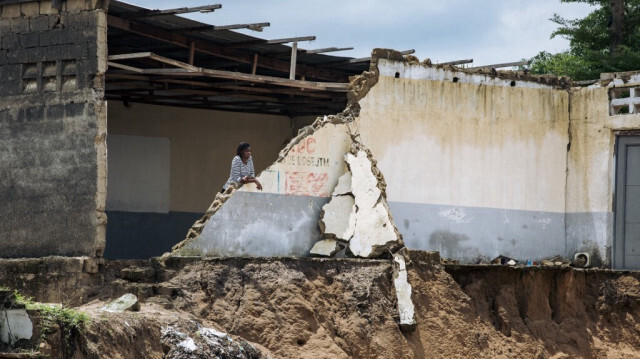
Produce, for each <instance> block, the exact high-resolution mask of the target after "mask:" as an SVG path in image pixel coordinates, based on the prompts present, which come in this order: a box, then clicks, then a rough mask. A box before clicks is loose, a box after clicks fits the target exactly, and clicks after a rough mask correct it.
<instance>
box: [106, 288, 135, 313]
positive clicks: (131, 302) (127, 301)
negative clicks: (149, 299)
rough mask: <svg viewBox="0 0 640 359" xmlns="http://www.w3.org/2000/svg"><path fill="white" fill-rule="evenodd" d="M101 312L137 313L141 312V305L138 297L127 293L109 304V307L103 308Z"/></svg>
mask: <svg viewBox="0 0 640 359" xmlns="http://www.w3.org/2000/svg"><path fill="white" fill-rule="evenodd" d="M101 310H104V311H105V312H111V313H118V312H124V311H125V310H130V311H132V312H137V311H139V310H140V303H139V302H138V297H136V296H135V295H133V294H131V293H127V294H124V295H123V296H121V297H120V298H118V299H116V300H113V301H111V302H109V303H108V304H107V305H105V306H103V307H102V308H101Z"/></svg>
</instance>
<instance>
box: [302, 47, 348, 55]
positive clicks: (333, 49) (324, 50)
mask: <svg viewBox="0 0 640 359" xmlns="http://www.w3.org/2000/svg"><path fill="white" fill-rule="evenodd" d="M347 50H353V47H325V48H323V49H314V50H302V52H303V53H305V54H321V53H325V52H335V51H347Z"/></svg>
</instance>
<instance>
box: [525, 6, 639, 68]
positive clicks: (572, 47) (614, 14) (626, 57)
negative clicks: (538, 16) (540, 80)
mask: <svg viewBox="0 0 640 359" xmlns="http://www.w3.org/2000/svg"><path fill="white" fill-rule="evenodd" d="M561 1H562V2H566V3H575V2H581V3H588V4H589V5H592V6H594V7H595V10H594V11H592V12H591V13H589V14H588V15H587V16H585V17H584V18H582V19H573V20H571V19H565V18H563V17H561V16H559V15H558V14H554V15H553V17H552V18H551V21H553V22H554V23H556V24H558V28H557V29H556V31H554V32H553V33H552V34H551V38H554V37H556V36H562V37H564V38H566V39H568V40H569V50H567V51H564V52H560V53H557V54H550V53H548V52H546V51H543V52H541V53H539V54H538V55H536V56H535V57H533V58H532V59H531V64H530V67H529V68H530V70H531V72H532V73H534V74H553V75H558V76H565V75H566V76H571V77H572V78H573V79H574V80H589V79H597V78H599V75H600V73H602V72H620V71H631V70H640V0H561Z"/></svg>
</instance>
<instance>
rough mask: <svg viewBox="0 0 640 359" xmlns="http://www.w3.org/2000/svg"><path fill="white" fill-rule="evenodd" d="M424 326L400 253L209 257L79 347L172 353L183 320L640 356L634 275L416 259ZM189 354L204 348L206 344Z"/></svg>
mask: <svg viewBox="0 0 640 359" xmlns="http://www.w3.org/2000/svg"><path fill="white" fill-rule="evenodd" d="M408 269H409V282H410V283H411V285H412V286H413V295H412V299H413V302H414V304H415V306H416V317H417V322H418V325H417V327H416V329H415V331H413V332H410V333H403V332H402V331H401V330H400V329H399V327H398V325H397V321H396V320H397V318H396V317H397V314H396V313H397V311H396V308H395V305H396V303H395V293H394V289H393V285H392V281H391V276H392V272H391V266H390V263H389V262H388V261H384V260H382V261H349V260H343V261H336V260H324V261H321V260H308V259H307V260H286V259H285V260H261V261H255V260H254V261H252V260H249V259H244V260H242V259H238V260H226V261H201V262H196V263H193V264H191V265H187V266H186V267H184V268H182V269H181V270H179V271H177V272H176V273H175V274H174V276H173V277H172V278H171V279H170V280H169V281H168V282H167V283H164V284H163V285H168V286H172V287H179V288H181V291H180V293H179V294H178V295H174V296H168V297H161V298H160V299H162V300H157V299H156V300H155V301H156V302H158V303H159V304H158V303H151V302H152V301H153V300H148V301H147V302H146V303H143V304H142V306H141V310H140V311H139V312H124V313H115V314H114V313H107V312H104V311H101V310H100V307H101V306H102V305H104V302H103V301H94V302H91V303H88V304H86V305H84V306H82V307H80V308H79V309H80V310H82V311H85V312H87V313H89V314H90V315H91V317H92V318H93V320H92V322H91V324H90V326H89V328H88V331H87V333H86V334H85V336H84V337H83V338H82V339H81V341H80V343H79V345H78V348H77V350H76V355H75V357H78V358H81V357H86V358H104V357H108V358H114V359H115V358H165V357H171V356H169V355H168V354H167V352H168V351H169V350H170V349H171V348H169V347H168V346H167V345H166V344H165V345H164V348H163V344H162V333H163V330H165V329H166V328H167V327H169V326H171V327H174V328H178V329H179V330H181V331H183V332H184V333H187V334H188V335H191V336H193V337H194V338H196V337H197V336H198V335H197V334H195V330H196V329H197V328H201V327H206V328H213V329H215V330H217V331H220V332H225V333H229V334H230V335H231V337H232V338H234V340H239V341H240V340H242V339H241V338H243V339H245V340H247V341H248V342H250V343H252V344H253V345H254V347H255V348H256V349H257V350H258V351H260V352H261V353H262V355H261V356H262V357H265V358H268V357H272V358H514V357H518V358H640V311H639V310H638V308H639V305H638V304H640V282H639V281H638V279H637V275H636V274H633V273H613V272H610V271H578V270H572V269H537V268H528V269H525V268H522V269H514V268H504V267H499V266H496V267H487V268H486V269H482V268H464V267H459V268H448V269H447V270H445V268H444V267H443V266H441V265H439V264H437V265H431V264H421V263H410V264H409V267H408ZM185 357H194V358H196V357H204V356H197V355H195V354H193V355H191V356H185Z"/></svg>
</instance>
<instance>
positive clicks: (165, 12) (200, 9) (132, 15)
mask: <svg viewBox="0 0 640 359" xmlns="http://www.w3.org/2000/svg"><path fill="white" fill-rule="evenodd" d="M220 8H222V5H220V4H215V5H205V6H195V7H179V8H175V9H166V10H158V9H155V10H151V9H144V10H140V11H133V12H128V13H124V14H120V15H118V16H121V17H123V18H125V19H133V18H141V17H151V16H162V15H177V14H188V13H192V12H202V13H206V12H213V11H215V10H217V9H220Z"/></svg>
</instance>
